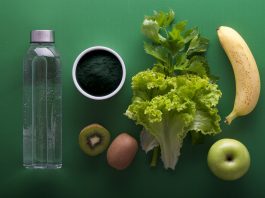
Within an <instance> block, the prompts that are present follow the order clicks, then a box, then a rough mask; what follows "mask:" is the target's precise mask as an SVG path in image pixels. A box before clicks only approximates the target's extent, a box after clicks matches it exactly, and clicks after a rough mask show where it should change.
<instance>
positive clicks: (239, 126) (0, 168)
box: [0, 0, 265, 198]
mask: <svg viewBox="0 0 265 198" xmlns="http://www.w3.org/2000/svg"><path fill="white" fill-rule="evenodd" d="M169 8H171V9H173V10H174V11H175V12H176V16H177V17H176V19H177V20H182V19H187V20H188V21H189V27H193V26H198V27H199V29H200V31H201V34H202V35H203V36H205V37H207V38H209V39H210V47H209V50H208V54H207V56H208V60H209V63H210V65H211V68H212V73H213V74H215V75H218V76H219V77H220V80H219V82H218V83H219V85H220V89H221V90H222V92H223V96H222V99H221V101H220V104H219V110H220V115H221V116H222V118H224V117H225V116H226V115H227V114H228V113H229V112H230V110H231V108H232V106H233V101H234V93H235V86H234V76H233V71H232V68H231V66H230V64H229V61H228V59H227V58H226V56H225V54H224V52H223V50H222V48H221V47H220V44H219V42H218V39H217V36H216V28H217V27H218V26H220V25H227V26H231V27H233V28H235V29H236V30H238V31H239V32H241V34H242V36H243V37H244V38H245V39H246V40H247V42H248V44H249V46H250V48H251V49H252V52H253V54H254V56H255V58H256V61H257V63H258V66H259V69H260V75H261V83H262V85H263V84H264V75H265V72H264V69H265V68H264V65H265V58H264V46H265V39H264V38H265V20H264V19H265V12H264V9H265V1H264V0H253V1H250V0H222V1H212V0H201V1H198V0H75V1H73V0H64V1H63V0H61V1H59V0H46V1H40V0H27V1H18V0H0V52H1V53H0V65H1V72H0V80H1V83H0V92H1V97H0V118H1V119H0V122H1V124H0V133H1V137H0V197H1V198H2V197H3V198H4V197H49V198H52V197H76V198H78V197H91V198H93V197H117V198H118V197H126V198H131V197H134V198H135V197H185V198H186V197H264V196H265V189H264V185H265V155H264V145H265V144H264V140H265V131H264V115H265V114H264V113H265V112H264V111H265V110H264V107H265V103H264V100H265V98H264V97H265V96H264V88H263V86H262V92H261V97H260V100H259V103H258V106H257V108H256V109H255V111H254V112H252V113H251V114H250V115H249V116H247V117H243V118H240V119H237V120H235V121H234V122H233V124H232V125H231V126H225V124H223V122H222V130H223V132H222V133H221V134H220V135H218V136H215V137H211V138H207V139H206V141H205V144H203V145H196V146H193V145H191V143H190V138H189V137H188V138H186V140H185V142H184V145H183V147H182V149H181V156H180V160H179V163H178V164H177V166H176V170H175V171H166V170H164V169H163V166H162V163H161V162H160V163H159V165H158V167H157V168H154V169H152V168H150V167H149V160H150V156H147V157H146V155H145V153H144V152H143V151H142V150H139V152H138V153H137V156H136V159H135V161H134V162H133V164H132V165H131V166H130V167H129V168H128V169H127V170H125V171H116V170H114V169H112V168H110V167H109V166H108V165H107V163H106V155H105V153H104V154H102V155H101V156H99V157H95V158H89V157H87V156H86V155H85V154H83V153H82V152H81V150H80V149H79V146H78V134H79V132H80V130H81V129H82V128H83V127H84V126H86V125H88V124H90V123H93V122H98V123H101V124H102V125H104V126H105V127H106V128H108V129H109V130H110V131H111V134H112V138H114V137H115V136H116V135H117V134H119V133H121V132H128V133H129V134H131V135H133V136H134V137H136V138H137V140H139V131H140V127H139V126H135V124H134V123H133V122H132V121H130V120H128V119H127V118H126V117H125V116H124V115H123V113H124V112H125V110H126V108H127V106H128V105H129V103H130V100H131V89H130V82H131V77H132V76H133V75H134V74H136V73H137V72H139V71H141V70H144V69H146V68H148V67H150V66H151V65H152V63H153V61H154V60H153V59H152V58H151V57H150V56H148V55H147V54H145V52H144V50H143V40H144V37H143V35H142V34H141V32H140V25H141V23H142V20H143V17H144V15H150V14H152V11H153V10H164V11H167V10H168V9H169ZM32 29H54V30H55V32H56V46H57V49H58V50H59V51H60V53H61V58H62V62H63V168H62V169H60V170H26V169H24V168H23V167H22V59H23V56H24V54H25V52H26V50H27V48H28V46H29V32H30V31H31V30H32ZM94 45H104V46H107V47H110V48H113V49H114V50H116V51H117V52H118V53H119V54H120V55H121V56H122V57H123V59H124V61H125V63H126V67H127V79H126V82H125V85H124V87H123V88H122V90H121V91H120V92H119V94H118V95H116V96H115V97H113V98H111V99H109V100H106V101H97V102H95V101H91V100H89V99H87V98H85V97H84V96H82V95H81V94H80V93H79V92H78V91H77V89H76V88H75V87H74V84H73V82H72V78H71V69H72V64H73V62H74V60H75V58H76V56H77V55H78V54H79V53H80V52H81V51H82V50H84V49H85V48H88V47H91V46H94ZM227 137H229V138H235V139H238V140H240V141H241V142H243V143H244V144H245V145H246V146H247V147H248V149H249V152H250V154H251V167H250V170H249V172H248V173H247V174H246V175H245V176H244V177H243V178H241V179H240V180H237V181H233V182H225V181H221V180H219V179H217V178H216V177H214V176H213V175H212V174H211V172H210V171H209V169H208V167H207V164H206V157H207V152H208V149H209V148H210V146H211V145H212V144H213V143H214V142H215V141H216V140H218V139H221V138H227Z"/></svg>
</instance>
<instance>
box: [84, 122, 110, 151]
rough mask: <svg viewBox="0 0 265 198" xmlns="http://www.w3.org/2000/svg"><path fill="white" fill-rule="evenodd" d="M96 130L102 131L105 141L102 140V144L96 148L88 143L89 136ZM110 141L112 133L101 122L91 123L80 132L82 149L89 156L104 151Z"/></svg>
mask: <svg viewBox="0 0 265 198" xmlns="http://www.w3.org/2000/svg"><path fill="white" fill-rule="evenodd" d="M95 130H98V131H101V132H99V133H101V135H102V136H103V140H101V141H103V142H101V145H98V146H96V147H95V148H94V149H91V147H89V145H87V136H88V135H90V134H93V133H94V132H93V131H95ZM109 143H110V133H109V131H108V130H107V129H105V128H104V127H103V126H101V125H100V124H96V123H95V124H90V125H88V126H86V127H85V128H83V129H82V131H81V132H80V134H79V146H80V148H81V149H82V151H83V152H84V153H85V154H87V155H89V156H97V155H99V154H101V153H102V152H104V151H105V150H106V149H107V148H108V146H109Z"/></svg>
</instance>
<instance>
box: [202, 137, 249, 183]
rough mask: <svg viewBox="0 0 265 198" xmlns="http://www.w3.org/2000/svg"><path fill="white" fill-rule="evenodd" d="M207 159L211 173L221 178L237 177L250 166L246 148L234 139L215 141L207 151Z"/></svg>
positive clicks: (233, 178) (234, 178)
mask: <svg viewBox="0 0 265 198" xmlns="http://www.w3.org/2000/svg"><path fill="white" fill-rule="evenodd" d="M207 161H208V166H209V168H210V170H211V171H212V172H213V174H214V175H216V176H217V177H219V178H220V179H223V180H236V179H239V178H240V177H242V176H243V175H244V174H245V173H246V172H247V171H248V169H249V166H250V156H249V152H248V150H247V148H246V147H245V145H244V144H242V143H241V142H239V141H237V140H234V139H221V140H218V141H217V142H215V143H214V144H213V145H212V146H211V148H210V150H209V152H208V157H207Z"/></svg>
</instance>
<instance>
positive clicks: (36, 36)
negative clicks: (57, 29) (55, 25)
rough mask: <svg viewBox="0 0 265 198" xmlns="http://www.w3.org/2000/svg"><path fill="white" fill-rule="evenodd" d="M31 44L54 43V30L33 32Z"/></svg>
mask: <svg viewBox="0 0 265 198" xmlns="http://www.w3.org/2000/svg"><path fill="white" fill-rule="evenodd" d="M30 42H31V43H39V42H41V43H54V31H53V30H32V31H31V35H30Z"/></svg>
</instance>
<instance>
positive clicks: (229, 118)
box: [225, 111, 237, 125]
mask: <svg viewBox="0 0 265 198" xmlns="http://www.w3.org/2000/svg"><path fill="white" fill-rule="evenodd" d="M236 117H237V113H236V112H234V111H232V112H231V113H230V114H229V115H228V116H227V117H226V118H225V123H226V124H228V125H230V124H231V122H232V121H233V120H234V119H235V118H236Z"/></svg>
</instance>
